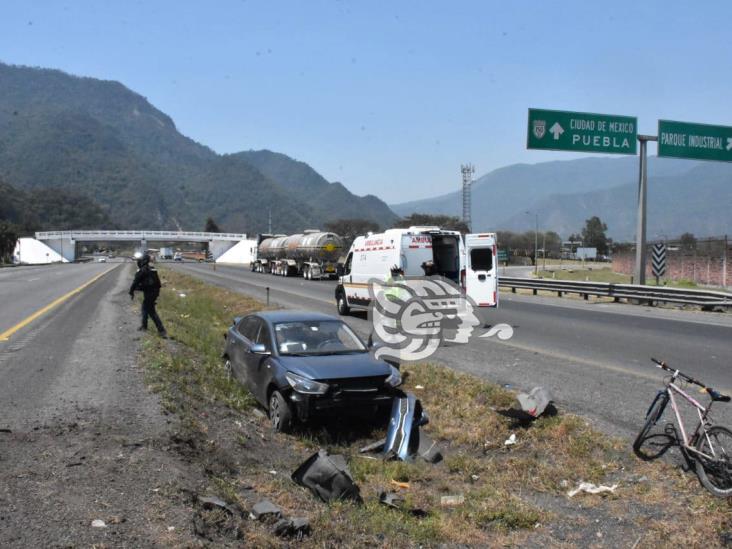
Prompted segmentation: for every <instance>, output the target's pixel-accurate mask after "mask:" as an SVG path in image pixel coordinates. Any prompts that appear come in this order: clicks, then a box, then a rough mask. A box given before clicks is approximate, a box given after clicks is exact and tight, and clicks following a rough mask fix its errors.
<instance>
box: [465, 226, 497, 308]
mask: <svg viewBox="0 0 732 549" xmlns="http://www.w3.org/2000/svg"><path fill="white" fill-rule="evenodd" d="M464 276H465V278H464V285H465V294H466V295H467V296H468V297H469V298H471V299H472V300H473V301H474V302H475V304H476V305H477V306H478V307H497V306H498V270H497V269H496V236H495V234H494V233H477V234H467V235H465V275H464Z"/></svg>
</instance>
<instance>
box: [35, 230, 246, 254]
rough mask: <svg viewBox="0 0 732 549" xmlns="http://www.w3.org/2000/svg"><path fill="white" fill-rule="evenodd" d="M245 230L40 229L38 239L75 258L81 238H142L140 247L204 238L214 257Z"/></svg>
mask: <svg viewBox="0 0 732 549" xmlns="http://www.w3.org/2000/svg"><path fill="white" fill-rule="evenodd" d="M246 238H247V235H246V234H242V233H204V232H193V231H41V232H37V233H36V240H40V241H41V242H43V243H44V244H46V246H48V247H49V248H51V249H53V250H54V251H55V252H57V253H58V254H60V255H61V256H62V257H63V258H64V259H66V260H68V261H74V260H75V259H76V244H77V243H78V242H139V245H140V248H141V249H145V248H147V247H148V243H149V242H205V243H207V244H208V250H209V251H210V252H211V254H212V255H213V258H214V259H218V258H219V257H220V256H221V255H222V254H224V252H226V251H227V250H229V249H230V248H232V247H233V246H235V245H236V244H238V243H239V242H241V241H242V240H246Z"/></svg>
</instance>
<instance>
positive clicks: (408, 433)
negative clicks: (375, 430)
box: [384, 393, 429, 461]
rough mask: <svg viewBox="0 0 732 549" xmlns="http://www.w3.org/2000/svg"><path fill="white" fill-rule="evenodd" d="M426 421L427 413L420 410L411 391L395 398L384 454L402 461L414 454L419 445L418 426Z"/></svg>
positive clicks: (419, 404) (419, 403)
mask: <svg viewBox="0 0 732 549" xmlns="http://www.w3.org/2000/svg"><path fill="white" fill-rule="evenodd" d="M428 421H429V420H428V418H427V415H426V414H424V413H423V411H422V403H421V402H420V401H419V400H418V399H417V398H416V397H415V396H414V394H413V393H407V395H406V396H404V397H401V398H395V399H394V401H393V403H392V406H391V418H390V419H389V429H388V431H387V432H386V442H385V443H384V456H385V457H387V458H391V457H396V458H398V459H401V460H402V461H404V460H406V459H408V458H409V457H410V456H412V455H413V454H415V453H416V452H417V448H418V446H419V427H420V426H421V425H425V424H426V423H427V422H428Z"/></svg>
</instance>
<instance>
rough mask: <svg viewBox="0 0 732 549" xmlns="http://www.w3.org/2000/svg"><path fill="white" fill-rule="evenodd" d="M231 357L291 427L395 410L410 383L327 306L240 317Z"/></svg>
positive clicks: (280, 425)
mask: <svg viewBox="0 0 732 549" xmlns="http://www.w3.org/2000/svg"><path fill="white" fill-rule="evenodd" d="M224 358H225V360H226V363H225V366H226V368H227V369H228V370H229V371H230V372H231V373H232V375H233V376H234V377H235V378H236V379H237V380H239V381H240V382H241V383H243V384H244V385H245V386H246V387H247V388H248V389H249V391H251V393H252V394H253V395H254V397H255V398H256V399H257V401H259V403H260V404H262V405H263V406H264V407H265V408H266V409H267V411H268V412H269V417H270V421H271V423H272V427H273V428H274V429H275V430H276V431H283V432H287V431H289V430H290V429H291V428H292V426H293V424H294V423H295V421H298V420H299V421H303V422H306V421H308V420H309V419H310V418H312V417H313V416H316V415H318V414H324V413H328V412H331V413H336V414H340V413H342V412H343V411H349V412H355V413H362V414H374V413H378V412H388V410H389V409H390V407H391V403H392V399H393V398H394V396H395V395H396V394H398V393H400V391H398V389H397V387H398V386H399V385H401V383H402V378H401V374H400V373H399V370H398V369H396V368H395V367H394V366H391V365H390V364H387V363H386V362H384V361H382V360H377V359H376V358H374V357H373V356H372V354H371V353H370V351H369V348H368V347H367V346H366V345H365V344H364V342H363V341H361V339H360V338H359V337H358V336H357V335H356V334H355V333H354V332H353V330H351V328H349V327H348V325H347V324H346V323H344V322H343V321H342V320H340V319H338V318H335V317H332V316H329V315H325V314H321V313H313V312H293V311H264V312H260V313H255V314H252V315H249V316H245V317H244V318H238V317H237V318H235V319H234V322H233V324H232V326H231V327H230V328H229V330H228V331H227V333H226V348H225V351H224Z"/></svg>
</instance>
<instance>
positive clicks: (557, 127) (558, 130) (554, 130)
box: [549, 122, 564, 139]
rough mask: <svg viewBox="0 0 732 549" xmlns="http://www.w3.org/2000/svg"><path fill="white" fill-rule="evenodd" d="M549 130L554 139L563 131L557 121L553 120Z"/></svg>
mask: <svg viewBox="0 0 732 549" xmlns="http://www.w3.org/2000/svg"><path fill="white" fill-rule="evenodd" d="M549 131H550V132H551V133H552V135H553V136H554V139H559V136H560V135H562V134H563V133H564V128H563V127H562V126H560V125H559V122H554V125H553V126H552V127H551V128H549Z"/></svg>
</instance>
